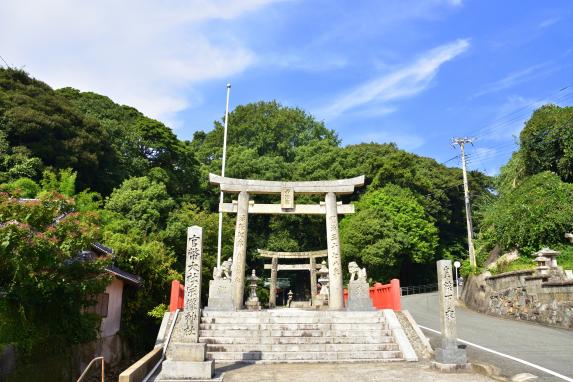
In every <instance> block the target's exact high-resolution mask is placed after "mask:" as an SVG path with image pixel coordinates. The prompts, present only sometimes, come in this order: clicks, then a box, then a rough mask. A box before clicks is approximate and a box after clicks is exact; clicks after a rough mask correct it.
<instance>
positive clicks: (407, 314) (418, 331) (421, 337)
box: [402, 310, 434, 355]
mask: <svg viewBox="0 0 573 382" xmlns="http://www.w3.org/2000/svg"><path fill="white" fill-rule="evenodd" d="M402 314H403V315H404V317H406V319H407V320H408V322H409V323H410V325H411V326H412V328H413V329H414V332H415V333H416V335H417V336H418V339H419V340H420V341H421V342H422V344H423V345H424V348H425V350H426V352H427V353H428V355H432V354H434V349H432V345H430V340H429V339H428V337H426V336H425V335H424V332H422V329H420V327H419V326H418V324H417V323H416V320H414V317H412V315H411V314H410V312H409V311H407V310H402Z"/></svg>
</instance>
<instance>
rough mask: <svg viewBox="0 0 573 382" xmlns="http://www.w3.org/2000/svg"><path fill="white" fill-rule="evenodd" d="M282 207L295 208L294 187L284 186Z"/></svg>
mask: <svg viewBox="0 0 573 382" xmlns="http://www.w3.org/2000/svg"><path fill="white" fill-rule="evenodd" d="M281 208H282V209H292V208H294V189H293V188H290V187H283V188H282V189H281Z"/></svg>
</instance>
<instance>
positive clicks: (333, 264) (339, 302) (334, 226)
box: [325, 192, 344, 310]
mask: <svg viewBox="0 0 573 382" xmlns="http://www.w3.org/2000/svg"><path fill="white" fill-rule="evenodd" d="M325 204H326V242H327V244H328V268H329V270H330V273H329V284H330V288H329V289H330V290H329V304H328V306H329V309H331V310H342V309H344V290H343V288H342V261H341V260H340V239H339V236H338V212H337V209H336V194H335V193H333V192H329V193H327V194H326V198H325Z"/></svg>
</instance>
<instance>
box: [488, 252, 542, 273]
mask: <svg viewBox="0 0 573 382" xmlns="http://www.w3.org/2000/svg"><path fill="white" fill-rule="evenodd" d="M536 265H537V263H536V262H535V260H533V258H532V257H529V256H520V257H519V258H518V259H517V260H515V261H512V262H511V263H501V264H497V266H496V267H495V268H493V269H491V270H490V272H491V274H492V275H498V274H500V273H505V272H513V271H521V270H525V269H533V268H535V266H536Z"/></svg>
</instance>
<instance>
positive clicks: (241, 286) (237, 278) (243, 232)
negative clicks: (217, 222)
mask: <svg viewBox="0 0 573 382" xmlns="http://www.w3.org/2000/svg"><path fill="white" fill-rule="evenodd" d="M248 224H249V193H248V192H246V191H241V192H239V199H238V205H237V223H236V225H235V243H234V247H233V271H232V273H231V278H232V284H233V305H234V306H235V309H242V308H243V294H244V292H245V263H246V261H247V228H248Z"/></svg>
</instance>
